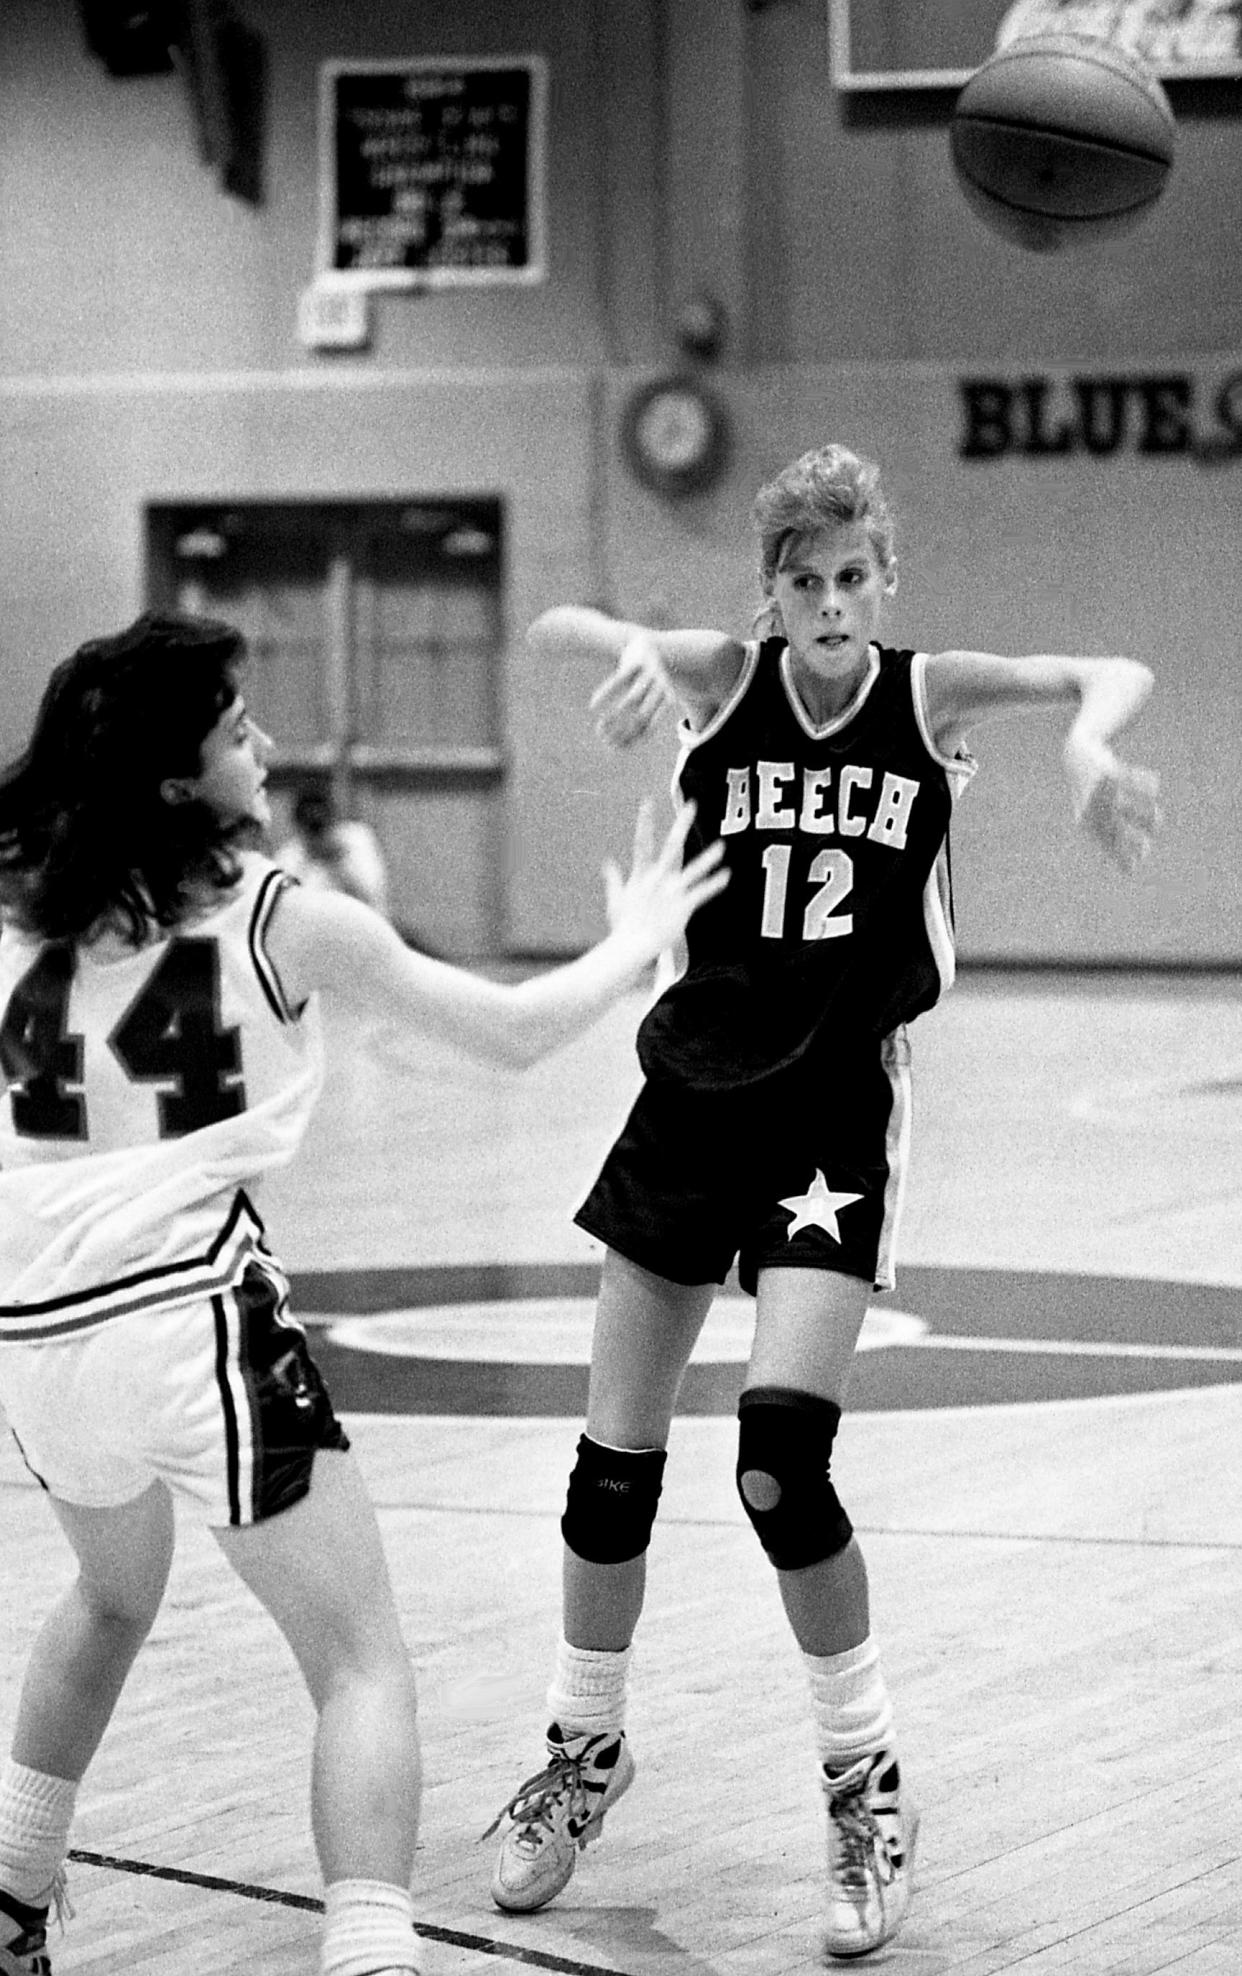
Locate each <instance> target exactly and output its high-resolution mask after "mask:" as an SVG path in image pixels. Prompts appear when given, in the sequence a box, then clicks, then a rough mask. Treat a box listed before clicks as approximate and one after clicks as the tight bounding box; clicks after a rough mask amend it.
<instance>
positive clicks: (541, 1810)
mask: <svg viewBox="0 0 1242 1976" xmlns="http://www.w3.org/2000/svg"><path fill="white" fill-rule="evenodd" d="M566 1795H568V1798H569V1819H570V1820H571V1821H572V1820H573V1819H575V1818H582V1817H583V1816H584V1815H585V1814H586V1812H587V1809H588V1804H589V1800H588V1795H587V1788H586V1785H585V1783H584V1782H583V1778H582V1766H581V1764H580V1763H579V1762H578V1761H577V1760H576V1759H575V1758H573V1757H570V1756H554V1757H553V1759H552V1761H551V1763H549V1764H548V1765H547V1767H546V1768H545V1769H543V1770H537V1771H536V1772H535V1774H534V1776H533V1777H528V1778H527V1779H526V1782H525V1783H524V1784H521V1785H519V1786H518V1789H517V1790H516V1791H515V1792H514V1794H513V1796H512V1797H511V1798H510V1800H509V1802H508V1804H507V1805H505V1806H504V1807H503V1809H502V1810H500V1811H498V1812H497V1814H496V1816H495V1818H493V1820H492V1822H491V1824H490V1825H489V1826H488V1828H487V1830H486V1832H484V1833H483V1835H482V1836H483V1838H485V1839H490V1838H491V1836H492V1833H493V1832H494V1831H495V1830H496V1829H497V1827H498V1826H499V1825H500V1824H501V1822H502V1820H504V1819H506V1818H511V1819H512V1820H513V1823H514V1824H515V1825H516V1826H518V1827H519V1828H520V1829H521V1830H522V1831H529V1830H530V1828H531V1827H532V1826H534V1825H543V1826H546V1827H547V1829H548V1831H549V1832H550V1831H551V1830H552V1829H553V1828H552V1810H553V1807H554V1806H555V1805H556V1804H558V1803H559V1802H560V1800H561V1799H562V1798H564V1797H565V1796H566Z"/></svg>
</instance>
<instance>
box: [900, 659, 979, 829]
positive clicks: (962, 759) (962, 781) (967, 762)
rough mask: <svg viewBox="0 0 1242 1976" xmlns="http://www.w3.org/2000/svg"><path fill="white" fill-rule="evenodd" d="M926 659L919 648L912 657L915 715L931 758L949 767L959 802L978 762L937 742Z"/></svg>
mask: <svg viewBox="0 0 1242 1976" xmlns="http://www.w3.org/2000/svg"><path fill="white" fill-rule="evenodd" d="M927 660H928V654H927V653H926V652H916V653H915V654H914V657H913V658H912V659H911V661H910V691H911V693H912V695H913V699H914V718H915V720H916V721H917V722H918V727H919V733H920V734H921V735H922V737H923V746H924V747H925V748H926V750H927V752H928V754H929V755H930V756H931V758H932V760H933V761H934V762H938V763H939V765H940V767H941V768H942V769H944V770H946V772H947V774H948V776H949V793H950V795H951V796H952V797H953V800H954V802H956V801H957V798H958V796H959V795H960V794H961V792H962V790H963V789H964V788H965V787H966V784H967V783H968V782H969V781H970V778H971V776H972V775H974V774H975V773H976V771H977V770H978V767H979V764H978V762H977V761H976V760H975V757H974V756H973V755H946V754H945V753H944V752H943V751H942V750H941V749H940V748H938V747H937V746H936V739H935V736H934V734H933V732H932V724H931V714H930V712H929V711H928V706H927Z"/></svg>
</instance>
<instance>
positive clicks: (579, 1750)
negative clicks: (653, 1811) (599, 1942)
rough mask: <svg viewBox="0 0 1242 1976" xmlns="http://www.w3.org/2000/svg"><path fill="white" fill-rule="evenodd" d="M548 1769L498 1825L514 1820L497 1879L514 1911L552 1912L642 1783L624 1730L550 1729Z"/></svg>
mask: <svg viewBox="0 0 1242 1976" xmlns="http://www.w3.org/2000/svg"><path fill="white" fill-rule="evenodd" d="M548 1759H549V1760H548V1764H547V1767H546V1769H544V1770H540V1771H537V1772H536V1773H535V1775H534V1776H533V1777H528V1778H527V1780H526V1782H525V1783H524V1784H523V1785H522V1786H521V1788H520V1790H518V1792H517V1793H516V1795H515V1796H514V1797H512V1798H511V1799H510V1800H509V1803H508V1804H507V1805H506V1806H505V1808H504V1810H503V1811H502V1812H501V1813H500V1814H499V1815H498V1816H497V1817H496V1818H494V1819H493V1820H492V1823H491V1824H490V1825H489V1826H488V1828H487V1831H486V1832H485V1833H484V1834H483V1837H484V1838H485V1839H487V1838H490V1837H491V1835H492V1833H493V1832H494V1831H495V1830H496V1828H497V1826H498V1825H499V1824H500V1821H501V1819H503V1818H508V1819H509V1820H510V1826H509V1830H508V1831H507V1832H506V1833H505V1836H504V1839H503V1841H502V1842H501V1847H500V1857H499V1858H498V1860H497V1861H496V1870H495V1872H494V1873H493V1875H492V1899H493V1900H494V1901H495V1903H496V1905H497V1907H503V1908H505V1909H506V1910H508V1911H509V1912H511V1913H515V1914H530V1913H533V1912H534V1910H535V1909H536V1908H537V1907H545V1906H546V1905H547V1903H548V1902H549V1901H550V1900H554V1899H555V1898H556V1896H557V1894H559V1893H560V1891H561V1889H562V1888H563V1887H565V1886H567V1885H568V1884H569V1880H570V1877H571V1875H572V1873H573V1870H574V1866H575V1865H576V1863H577V1856H578V1854H579V1853H580V1852H581V1850H582V1848H583V1847H584V1846H589V1845H591V1844H593V1842H594V1841H595V1840H596V1839H598V1838H599V1836H600V1834H601V1832H602V1831H603V1829H604V1815H605V1813H606V1812H608V1811H610V1810H611V1809H612V1807H613V1805H614V1804H616V1802H617V1799H618V1798H620V1797H623V1796H624V1794H625V1792H626V1791H628V1790H629V1788H630V1785H631V1784H632V1783H633V1781H634V1768H635V1765H634V1759H633V1757H632V1756H631V1755H630V1750H629V1745H628V1743H627V1742H626V1740H625V1736H624V1734H623V1733H620V1732H618V1731H615V1730H605V1731H604V1732H603V1734H601V1735H597V1736H565V1735H563V1734H562V1733H561V1730H560V1727H559V1725H558V1724H557V1723H555V1722H554V1723H553V1724H552V1726H551V1728H550V1729H549V1730H548Z"/></svg>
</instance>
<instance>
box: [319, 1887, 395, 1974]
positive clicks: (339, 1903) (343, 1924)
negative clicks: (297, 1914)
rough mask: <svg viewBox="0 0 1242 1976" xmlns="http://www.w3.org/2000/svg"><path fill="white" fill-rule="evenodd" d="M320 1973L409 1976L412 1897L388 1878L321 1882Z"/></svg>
mask: <svg viewBox="0 0 1242 1976" xmlns="http://www.w3.org/2000/svg"><path fill="white" fill-rule="evenodd" d="M323 1908H324V1929H323V1959H322V1961H321V1963H320V1969H321V1971H322V1976H410V1972H417V1969H418V1964H417V1963H416V1962H415V1960H414V1955H415V1949H416V1946H417V1937H416V1936H415V1934H414V1903H413V1901H412V1899H411V1898H410V1893H409V1890H408V1888H406V1887H394V1886H392V1885H390V1884H389V1882H388V1881H386V1880H334V1881H333V1882H332V1885H331V1886H330V1887H325V1888H324V1896H323Z"/></svg>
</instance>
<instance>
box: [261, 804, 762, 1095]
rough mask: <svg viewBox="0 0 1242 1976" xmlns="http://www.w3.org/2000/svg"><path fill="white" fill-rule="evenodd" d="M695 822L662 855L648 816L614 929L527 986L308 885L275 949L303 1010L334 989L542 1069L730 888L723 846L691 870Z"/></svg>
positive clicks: (291, 899) (615, 909) (291, 907)
mask: <svg viewBox="0 0 1242 1976" xmlns="http://www.w3.org/2000/svg"><path fill="white" fill-rule="evenodd" d="M692 816H693V809H692V808H691V807H689V806H687V807H686V808H684V809H683V810H682V811H681V812H680V814H679V815H678V817H677V820H676V822H675V823H674V825H673V828H672V829H671V830H670V832H669V834H668V836H667V837H666V838H665V840H664V843H663V845H662V846H661V848H660V850H659V851H658V852H656V853H654V854H653V853H651V852H650V850H649V839H650V821H649V818H648V816H647V815H646V813H645V812H644V811H640V813H639V822H638V828H637V830H636V832H635V851H634V862H633V866H632V869H631V871H630V875H629V877H628V879H623V878H622V877H621V875H620V873H619V872H617V871H616V870H615V868H611V867H610V868H609V870H608V871H607V873H606V876H607V879H608V892H609V913H610V918H611V921H612V930H611V932H610V933H609V934H608V935H607V937H606V938H605V939H603V940H601V941H600V942H599V944H598V946H595V947H592V948H591V949H590V951H589V952H588V953H585V954H583V955H582V956H581V957H580V958H579V959H578V960H575V961H570V962H569V963H568V964H567V965H566V966H564V967H558V968H554V969H553V970H552V971H551V972H550V973H547V974H542V975H537V976H533V977H532V978H531V979H530V980H527V981H521V982H516V983H505V982H498V981H491V980H488V979H487V977H486V976H484V975H481V974H473V973H471V972H470V971H469V970H467V969H465V968H459V967H453V966H451V965H450V964H449V963H448V962H446V961H438V960H433V959H432V958H431V957H430V956H429V955H427V954H422V953H417V952H415V951H413V950H411V949H410V948H408V947H407V946H405V944H404V942H403V941H402V940H401V939H400V937H399V936H398V934H396V933H395V932H394V931H393V928H392V927H391V926H390V925H389V924H388V922H387V921H386V920H384V919H381V918H380V916H379V914H378V913H376V912H374V911H372V909H371V908H370V907H369V906H365V905H363V904H362V903H361V902H360V901H359V900H357V899H349V898H346V897H345V896H344V895H343V894H341V893H332V892H308V891H304V890H302V889H301V888H300V887H291V888H290V889H289V890H288V891H287V892H285V893H284V894H282V896H281V899H280V903H279V904H278V906H277V908H276V911H275V913H274V915H273V919H272V924H271V927H270V929H269V932H268V939H267V947H268V953H269V955H270V958H271V960H272V963H273V965H274V967H275V968H276V971H277V973H278V974H279V976H280V980H281V985H282V987H283V989H284V992H285V996H286V999H287V1000H288V1001H289V1003H290V1004H291V1006H293V1007H298V1006H300V1005H301V1003H302V1002H304V1001H305V1000H306V998H307V996H308V995H311V994H313V993H314V992H315V991H316V990H317V989H326V990H328V991H329V992H331V993H335V994H338V995H340V996H341V997H342V998H344V999H345V1000H347V1001H348V1002H349V1003H350V1004H351V1005H352V1006H353V1007H355V1008H357V1009H358V1010H359V1011H360V1012H364V1013H365V1014H367V1015H369V1016H372V1017H378V1018H380V1019H381V1020H383V1021H387V1022H390V1023H394V1024H396V1025H398V1026H399V1027H401V1028H404V1029H411V1028H412V1029H414V1030H416V1031H418V1032H419V1033H421V1034H423V1035H428V1036H435V1037H438V1038H439V1039H440V1040H442V1041H444V1042H449V1043H454V1044H456V1045H457V1046H458V1047H459V1048H460V1049H463V1050H466V1051H468V1052H469V1053H470V1054H471V1055H472V1056H476V1057H482V1058H484V1059H486V1060H488V1061H491V1062H495V1063H504V1064H512V1065H515V1066H518V1067H524V1066H526V1065H528V1064H532V1063H537V1062H538V1060H539V1059H540V1058H541V1057H545V1056H548V1055H550V1054H551V1052H552V1051H553V1050H556V1049H559V1048H560V1046H561V1044H562V1043H567V1042H568V1041H569V1040H570V1038H571V1037H574V1036H576V1035H578V1034H579V1033H580V1032H581V1031H582V1030H584V1029H588V1028H590V1026H591V1024H592V1023H594V1022H595V1021H597V1020H598V1018H599V1017H600V1016H601V1015H603V1013H604V1011H605V1010H606V1009H608V1008H610V1007H611V1005H612V1004H613V1003H614V1002H615V1001H617V1000H618V998H619V997H620V996H621V995H623V994H624V993H625V992H626V990H627V989H629V988H631V987H633V986H635V985H636V984H637V983H638V982H639V981H640V980H641V979H642V977H643V975H644V972H645V970H646V969H647V967H648V966H649V965H650V963H651V962H652V961H653V960H655V959H656V957H657V956H658V955H659V954H661V953H662V952H663V951H664V949H665V948H666V947H669V946H671V945H672V944H673V942H674V941H675V940H677V938H678V937H679V935H680V934H681V932H682V931H683V929H684V927H685V925H686V922H687V921H688V920H689V918H690V916H691V914H692V913H694V912H695V911H696V910H697V908H698V907H699V906H701V905H703V904H704V903H705V902H706V901H707V900H708V899H710V898H713V897H714V896H715V894H716V893H717V892H719V891H720V890H722V888H723V887H724V886H725V885H726V884H727V883H728V874H727V873H726V872H723V871H721V870H719V869H718V866H719V862H720V846H719V845H718V844H712V845H709V846H708V848H707V850H706V851H703V852H701V853H700V854H699V856H698V857H696V858H693V859H691V860H690V862H689V863H688V864H685V865H683V863H682V857H683V853H684V850H685V842H686V832H687V831H688V829H689V827H690V822H691V819H692Z"/></svg>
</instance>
